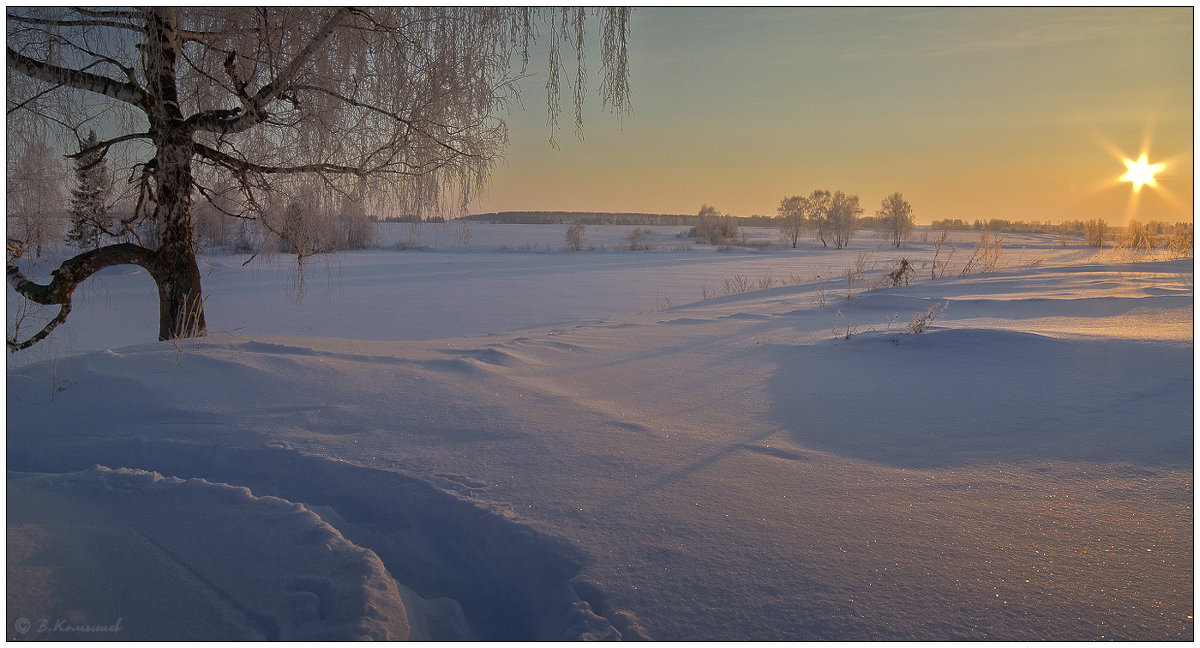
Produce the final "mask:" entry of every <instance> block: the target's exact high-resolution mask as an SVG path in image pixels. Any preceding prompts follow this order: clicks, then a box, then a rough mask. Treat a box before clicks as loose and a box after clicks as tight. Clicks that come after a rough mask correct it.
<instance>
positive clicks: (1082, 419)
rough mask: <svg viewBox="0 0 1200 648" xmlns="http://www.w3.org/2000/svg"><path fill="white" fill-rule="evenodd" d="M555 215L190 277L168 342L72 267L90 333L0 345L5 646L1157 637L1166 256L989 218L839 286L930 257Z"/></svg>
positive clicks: (1179, 399)
mask: <svg viewBox="0 0 1200 648" xmlns="http://www.w3.org/2000/svg"><path fill="white" fill-rule="evenodd" d="M526 228H528V229H526ZM564 229H565V226H560V227H554V228H551V227H545V228H539V227H535V226H511V227H508V228H501V227H495V228H490V229H489V228H487V227H484V226H477V227H476V228H474V229H473V230H472V240H471V242H470V245H469V246H465V247H459V246H457V244H456V243H454V244H452V243H447V242H438V241H434V242H432V243H429V245H430V248H428V249H422V250H406V251H394V250H386V251H385V250H377V251H370V252H362V253H349V254H345V255H342V257H340V262H339V264H338V265H337V266H336V268H334V269H332V270H331V272H330V273H329V274H327V275H323V274H321V273H323V272H324V271H323V270H316V271H313V272H312V273H310V275H309V277H308V279H309V280H308V284H309V285H308V290H309V293H308V295H307V296H306V297H305V299H304V300H303V301H301V302H299V303H297V302H296V301H295V298H294V297H287V296H286V294H284V293H286V290H284V288H283V286H284V284H286V283H287V281H288V278H287V275H288V271H287V269H286V268H287V260H286V259H283V258H279V259H276V260H272V261H269V262H267V263H265V264H261V265H256V264H250V265H249V266H247V267H242V266H241V262H242V261H243V260H244V258H242V257H238V258H234V257H207V258H206V259H205V263H206V266H207V269H209V270H211V273H210V276H209V279H208V280H206V281H207V282H208V283H207V284H206V286H212V288H210V295H212V297H211V298H210V301H209V302H208V316H209V322H210V326H211V328H212V329H213V330H214V331H221V332H215V333H214V334H212V335H210V336H209V337H207V338H204V339H200V340H189V341H184V342H181V343H175V344H171V343H137V342H138V341H139V340H142V341H144V340H145V339H146V338H147V337H151V336H152V335H153V331H152V330H150V329H149V327H150V326H151V325H152V323H153V315H152V307H153V304H152V303H150V302H149V299H150V298H149V297H148V296H145V295H142V294H141V293H142V292H146V291H147V290H148V287H147V286H146V285H144V284H145V283H146V281H145V280H144V278H143V277H141V276H140V275H137V274H135V273H129V274H120V273H110V274H108V275H107V276H105V277H103V278H102V282H101V284H102V287H101V288H97V289H94V290H93V291H92V293H91V295H90V299H91V301H90V302H88V305H84V306H77V308H76V310H77V311H82V313H81V314H82V317H81V319H80V322H90V323H92V324H93V325H94V326H95V328H96V329H97V330H98V331H99V333H93V332H92V331H88V330H86V329H84V328H82V327H80V326H79V323H80V322H74V323H73V324H72V326H75V328H74V329H71V331H70V332H68V334H66V335H64V336H62V339H61V340H60V344H61V345H62V346H59V347H56V348H53V349H52V350H49V351H47V350H43V351H41V352H40V353H42V354H43V355H42V356H41V357H40V358H39V357H36V356H28V355H27V356H18V357H15V358H12V359H10V368H9V371H8V376H7V379H8V385H7V394H8V424H7V436H8V444H7V445H8V469H9V471H10V472H9V479H8V510H9V513H8V538H9V545H8V546H9V549H8V604H7V605H8V612H7V617H8V618H7V621H8V629H7V635H6V636H8V637H9V638H26V637H35V636H36V637H41V638H59V639H64V638H65V639H70V638H72V637H71V636H67V635H66V634H64V633H59V634H57V635H55V634H53V633H52V632H49V631H47V632H44V633H42V634H40V635H39V634H38V632H37V630H38V627H37V625H38V621H39V620H40V619H48V620H49V624H50V625H51V626H53V625H54V624H55V621H56V620H57V619H60V618H61V619H69V621H68V622H67V623H68V625H67V627H68V628H74V629H76V630H78V629H79V628H84V629H87V628H89V627H91V626H97V627H100V628H101V630H96V631H94V632H92V634H93V635H98V636H103V637H107V636H109V635H100V634H99V633H100V632H102V631H103V630H105V629H111V624H112V623H113V622H114V621H116V620H117V619H118V618H119V619H121V631H122V632H124V633H126V634H121V633H119V632H118V633H115V636H114V637H113V638H148V637H163V638H175V637H183V636H187V637H204V638H212V639H218V638H229V637H241V638H257V637H272V636H276V637H279V638H285V637H286V636H304V637H317V636H320V637H346V638H351V637H359V636H385V635H386V636H389V637H392V636H396V635H398V634H403V630H402V629H401V628H402V626H404V625H408V626H411V627H412V628H413V629H414V632H413V636H414V637H417V638H421V637H429V638H438V639H446V638H457V639H462V638H485V639H531V638H540V639H547V638H549V639H557V638H564V637H565V638H605V637H607V638H617V637H621V638H627V639H628V638H644V637H651V638H654V639H661V640H695V639H707V640H738V639H743V640H744V639H756V640H813V639H840V640H871V639H942V640H953V639H1055V640H1063V639H1077V640H1090V639H1101V638H1105V639H1138V640H1155V639H1191V638H1192V637H1193V633H1194V622H1193V618H1192V617H1193V614H1194V610H1193V508H1192V504H1193V422H1194V415H1193V407H1194V402H1193V388H1194V379H1193V369H1194V367H1193V354H1194V343H1193V337H1192V331H1193V300H1194V297H1193V295H1194V288H1193V276H1194V273H1193V265H1192V262H1191V260H1187V261H1138V260H1136V259H1129V258H1124V259H1114V258H1094V257H1093V255H1092V253H1091V252H1087V251H1085V250H1083V249H1082V248H1060V247H1058V242H1057V241H1056V240H1049V239H1040V238H1037V237H1010V241H1008V242H1006V252H1005V257H1004V261H1005V262H1004V264H1003V267H1002V268H1001V269H1000V270H999V271H997V272H993V273H989V274H983V275H978V274H974V275H969V276H966V277H959V276H957V272H953V271H952V272H949V273H947V275H946V276H945V277H944V278H940V279H936V280H933V279H930V277H929V270H928V268H926V269H924V270H918V273H917V275H916V276H915V277H914V278H913V281H912V285H910V286H907V287H896V288H880V289H875V290H868V289H867V288H868V287H869V286H871V285H874V283H875V282H876V281H877V280H878V278H879V276H880V275H881V274H882V272H883V271H884V270H886V269H890V268H891V267H892V266H893V265H894V263H895V260H896V259H897V258H898V257H899V256H902V255H903V256H906V257H908V258H909V259H912V260H916V261H918V263H917V265H918V267H920V266H921V263H920V261H928V260H929V258H930V257H931V255H932V243H929V242H925V243H913V244H911V245H910V247H909V248H906V249H904V250H899V251H897V250H894V249H888V248H886V247H885V246H884V245H883V244H882V243H881V242H880V241H878V240H871V239H869V238H868V239H860V240H859V241H856V242H855V245H854V246H852V248H851V249H850V250H843V251H833V250H823V249H814V248H813V247H812V246H811V244H809V245H807V246H805V247H804V249H800V250H783V249H779V248H776V249H773V250H766V251H761V252H749V251H732V252H716V251H715V250H712V249H710V248H704V247H703V246H695V247H694V248H693V249H685V247H684V246H686V245H687V244H686V242H685V241H682V240H681V239H677V238H675V237H674V234H675V233H676V232H677V228H676V229H673V228H657V229H656V232H657V234H656V235H655V237H654V239H655V240H654V242H657V243H659V244H660V248H659V249H658V250H654V251H649V252H628V251H615V250H613V249H611V247H612V246H613V245H615V243H617V242H619V239H620V236H621V235H623V233H624V232H625V231H627V230H628V229H630V228H608V229H606V228H592V227H589V228H588V232H589V238H590V239H592V240H591V241H589V242H590V243H591V244H595V245H600V243H596V242H595V241H596V240H600V241H604V240H609V241H611V242H610V243H608V244H606V245H607V246H608V247H609V249H607V250H603V251H601V250H597V251H594V252H583V253H571V254H568V253H563V252H559V251H557V248H558V247H560V246H561V241H562V238H561V237H562V231H563V230H564ZM401 234H402V233H401ZM447 236H448V234H447ZM606 236H607V237H608V238H607V239H605V238H604V237H606ZM764 236H765V234H764ZM503 237H507V238H503ZM525 237H528V238H525ZM539 237H540V238H539ZM593 237H595V238H593ZM430 238H432V236H431V237H430ZM1013 238H1015V239H1016V240H1011V239H1013ZM520 240H529V241H530V244H528V245H526V244H523V243H515V241H520ZM966 240H967V239H966V238H965V235H964V242H965V241H966ZM497 241H505V242H503V243H498V242H497ZM539 245H540V246H546V247H551V248H552V249H553V251H546V250H545V248H544V247H543V248H541V250H540V251H539V248H538V246H539ZM671 245H674V246H678V247H679V249H668V246H671ZM501 246H505V247H503V248H502V247H501ZM522 246H525V247H526V249H520V248H521V247H522ZM965 253H966V250H965V249H964V248H962V247H960V249H959V251H958V253H957V257H956V258H955V259H954V263H955V264H959V263H962V261H964V260H965V259H964V256H965ZM1033 262H1037V263H1033ZM256 263H257V262H256ZM855 266H860V267H862V268H863V269H864V271H865V272H864V273H863V277H862V278H861V279H857V278H856V279H855V280H853V281H851V282H849V283H848V282H847V279H846V274H845V273H846V269H847V268H854V267H855ZM872 267H874V268H872ZM768 272H769V273H771V276H772V278H773V281H772V282H771V284H772V285H771V287H765V286H766V285H767V282H766V281H765V280H764V279H763V278H764V277H765V276H766V274H767V273H768ZM818 275H819V276H820V278H819V279H818V278H817V277H818ZM335 276H336V280H333V279H330V282H331V283H332V284H333V285H332V287H331V288H330V289H327V288H326V287H325V286H322V285H320V282H322V281H325V279H324V278H322V277H335ZM737 276H740V277H743V278H746V279H748V280H750V281H753V282H755V283H756V285H762V286H764V287H763V288H762V289H754V290H748V291H746V292H740V293H736V294H729V295H723V296H718V297H717V298H715V299H708V300H705V301H699V302H696V301H695V300H696V299H698V298H699V297H700V296H701V292H702V289H703V290H704V292H707V293H708V294H710V295H712V294H716V295H720V294H721V292H724V291H723V290H722V289H723V288H724V286H725V284H724V281H725V280H726V279H732V278H734V277H737ZM780 279H785V280H787V281H786V283H787V284H788V285H779V280H780ZM736 284H737V280H736V279H735V280H734V286H735V287H736ZM729 292H735V291H729ZM848 293H849V296H848ZM10 296H11V290H10ZM143 300H144V301H145V302H146V303H148V304H150V306H149V308H151V314H146V313H143V312H141V311H140V310H138V309H139V308H143V307H144V306H145V304H143V303H142V301H143ZM655 300H658V301H657V302H656V301H655ZM668 302H669V303H668ZM689 302H690V303H689ZM10 303H11V302H10ZM939 304H946V306H945V311H944V312H942V313H941V315H940V317H938V318H937V319H936V321H934V322H933V323H932V326H931V327H930V328H929V329H928V330H926V331H925V332H923V333H921V334H919V335H912V334H908V333H906V332H905V330H904V329H905V328H906V325H907V324H908V323H909V322H910V321H911V319H912V317H913V314H914V313H926V312H927V311H928V310H929V309H930V308H931V307H933V306H937V305H939ZM668 306H670V307H668ZM10 310H11V309H10ZM126 311H130V313H126ZM77 314H80V313H78V312H77V313H73V315H72V317H73V318H74V317H75V316H76V315H77ZM127 315H130V316H131V319H129V320H128V321H129V322H131V323H113V322H118V321H120V322H126V319H125V318H126V317H127ZM143 320H144V322H143ZM106 322H108V323H107V324H106ZM143 323H144V324H145V326H146V327H147V328H146V330H142V329H140V328H139V327H141V326H142V325H143ZM514 329H520V330H514ZM146 331H150V332H149V333H147V332H146ZM847 333H850V335H849V337H847ZM101 334H108V335H111V336H112V337H113V338H115V339H116V340H118V341H119V344H112V345H105V344H104V343H103V342H102V341H101V340H102V337H103V336H102V335H101ZM122 345H124V346H122ZM85 349H97V350H96V351H86V352H84V351H83V350H85ZM96 465H99V466H106V467H108V468H94V467H93V466H96ZM110 469H111V470H110ZM143 471H145V472H143ZM138 501H141V502H143V503H142V504H140V505H139V504H136V502H138ZM76 510H77V511H79V512H80V514H79V515H74V514H73V513H72V511H76ZM68 518H70V520H71V521H70V522H69V523H68V522H67V519H68ZM73 538H75V539H79V540H84V539H86V540H87V542H73V541H72V539H73ZM327 547H328V549H327ZM314 552H315V554H321V555H320V556H319V557H318V556H316V555H314ZM322 552H324V553H322ZM262 555H267V556H269V559H262V558H260V557H259V556H262ZM145 556H150V559H149V560H147V559H145V558H144V557H145ZM134 564H137V565H142V566H143V567H141V568H140V569H142V571H137V572H133V576H135V577H140V578H141V580H136V579H131V580H128V581H124V580H122V581H121V582H123V583H126V584H125V585H123V586H121V587H120V588H119V589H117V590H116V592H117V593H115V594H113V595H107V594H103V595H102V594H95V595H89V594H88V593H89V592H101V591H106V590H101V589H99V588H100V587H101V586H102V585H103V584H104V583H105V582H107V581H117V580H119V579H123V578H125V575H124V574H125V572H124V571H123V570H124V569H126V568H127V567H129V566H130V565H134ZM385 569H386V571H384V570H385ZM155 570H161V572H162V573H163V574H166V575H168V576H170V577H171V578H172V579H174V580H166V579H155V578H151V577H150V576H151V575H153V574H154V573H156V572H155ZM239 575H240V576H241V577H239ZM168 583H178V586H176V587H172V586H171V585H169V584H168ZM254 588H261V589H264V590H270V591H272V592H274V596H273V597H263V598H262V599H261V600H262V601H263V602H262V603H261V604H258V603H251V602H250V601H257V600H259V598H258V597H257V595H256V594H254V591H255V589H254ZM193 600H202V601H204V604H203V605H195V606H192V605H191V603H189V601H193ZM343 601H350V602H353V604H351V603H346V605H344V606H342V607H341V608H339V609H337V610H333V609H332V608H331V607H330V606H333V605H334V604H335V603H338V602H343ZM183 608H188V609H190V610H193V612H190V613H189V614H188V615H184V614H182V610H183ZM351 608H352V609H351ZM397 610H403V611H404V612H403V613H397V612H396V611H397ZM177 612H178V614H176V616H175V618H178V619H180V622H179V624H178V625H176V626H172V624H170V623H165V622H163V621H162V619H164V618H171V615H172V614H175V613H177ZM206 614H207V615H208V616H203V615H206ZM401 617H405V618H403V619H402V618H401ZM21 620H26V621H27V622H29V623H30V625H29V626H23V625H21V624H20V623H19V622H20V621H21ZM185 620H186V622H185ZM22 627H24V628H26V631H25V632H21V628H22ZM289 633H291V634H289Z"/></svg>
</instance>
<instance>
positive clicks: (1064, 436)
mask: <svg viewBox="0 0 1200 648" xmlns="http://www.w3.org/2000/svg"><path fill="white" fill-rule="evenodd" d="M771 351H772V353H770V354H769V357H772V358H773V359H774V360H775V361H776V362H778V365H779V367H778V370H777V371H776V373H775V375H774V377H773V378H772V379H771V381H770V383H769V389H770V393H771V397H772V405H771V408H770V415H771V417H772V418H773V419H774V420H775V422H776V423H778V425H779V426H780V427H782V428H784V429H786V430H788V431H789V433H790V434H791V437H792V439H793V440H794V441H795V442H796V443H798V444H800V445H802V446H804V447H808V448H811V449H814V450H820V451H827V452H832V453H835V454H838V455H842V456H847V457H852V458H858V459H864V460H867V461H872V462H876V463H880V464H884V465H889V466H895V467H901V468H936V467H947V466H955V465H965V464H972V463H991V462H998V461H999V462H1003V461H1031V460H1069V461H1096V462H1130V463H1137V464H1142V465H1149V466H1163V467H1168V466H1174V467H1189V468H1190V467H1191V466H1192V464H1193V457H1192V452H1193V432H1192V430H1193V409H1192V408H1193V391H1192V390H1193V384H1194V381H1193V380H1191V376H1192V375H1193V373H1192V370H1193V366H1192V364H1193V361H1192V346H1191V345H1190V344H1178V343H1149V342H1135V341H1124V340H1103V341H1090V340H1064V339H1055V338H1049V337H1044V336H1040V335H1033V334H1028V333H1017V332H1009V331H997V330H939V331H933V332H927V333H924V334H921V335H918V336H901V337H900V338H899V343H896V342H894V341H893V340H892V339H890V338H889V337H888V336H885V335H880V334H871V335H862V336H856V337H852V338H851V339H850V340H839V341H828V342H822V343H819V344H815V345H809V346H778V347H776V348H774V349H772V350H771ZM1185 376H1186V377H1187V379H1186V380H1180V378H1181V377H1185Z"/></svg>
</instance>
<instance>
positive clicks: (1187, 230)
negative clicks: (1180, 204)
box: [1167, 223, 1195, 259]
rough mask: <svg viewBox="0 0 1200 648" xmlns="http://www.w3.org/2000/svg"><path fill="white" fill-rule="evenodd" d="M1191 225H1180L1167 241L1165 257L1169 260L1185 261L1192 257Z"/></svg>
mask: <svg viewBox="0 0 1200 648" xmlns="http://www.w3.org/2000/svg"><path fill="white" fill-rule="evenodd" d="M1192 231H1193V230H1192V224H1191V223H1180V224H1179V225H1177V226H1176V228H1175V233H1174V234H1172V235H1171V239H1170V240H1169V241H1167V257H1168V258H1171V259H1186V258H1188V257H1191V256H1192V253H1193V252H1192V250H1193V247H1194V245H1195V244H1194V243H1193V240H1192Z"/></svg>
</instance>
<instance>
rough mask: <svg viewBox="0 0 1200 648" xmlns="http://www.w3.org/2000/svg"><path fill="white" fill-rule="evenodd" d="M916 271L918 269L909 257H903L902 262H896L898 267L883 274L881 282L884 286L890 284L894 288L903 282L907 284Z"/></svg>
mask: <svg viewBox="0 0 1200 648" xmlns="http://www.w3.org/2000/svg"><path fill="white" fill-rule="evenodd" d="M916 271H917V269H916V268H914V267H913V264H912V263H909V261H908V259H905V258H903V257H901V258H900V263H898V264H896V269H895V270H892V271H891V272H889V273H887V274H885V275H883V277H882V279H881V280H880V284H882V285H884V286H890V287H892V288H895V287H897V286H900V285H901V284H903V285H905V286H907V285H908V281H909V279H910V278H911V277H912V276H913V273H915V272H916Z"/></svg>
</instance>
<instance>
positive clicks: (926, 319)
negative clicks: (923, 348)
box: [905, 301, 950, 335]
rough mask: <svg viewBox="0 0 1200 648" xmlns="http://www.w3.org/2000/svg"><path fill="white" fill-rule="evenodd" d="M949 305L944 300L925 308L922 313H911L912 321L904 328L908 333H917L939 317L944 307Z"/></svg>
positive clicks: (944, 309)
mask: <svg viewBox="0 0 1200 648" xmlns="http://www.w3.org/2000/svg"><path fill="white" fill-rule="evenodd" d="M949 306H950V302H949V301H944V302H942V303H940V304H934V305H933V306H930V307H929V310H926V311H925V313H924V314H922V313H913V318H912V321H911V322H909V323H908V327H907V329H906V330H905V332H906V333H908V334H909V335H918V334H920V333H922V332H924V331H925V330H926V329H928V328H929V327H930V326H932V325H933V322H934V321H935V320H937V318H939V317H941V316H942V314H943V313H945V312H946V308H947V307H949Z"/></svg>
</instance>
